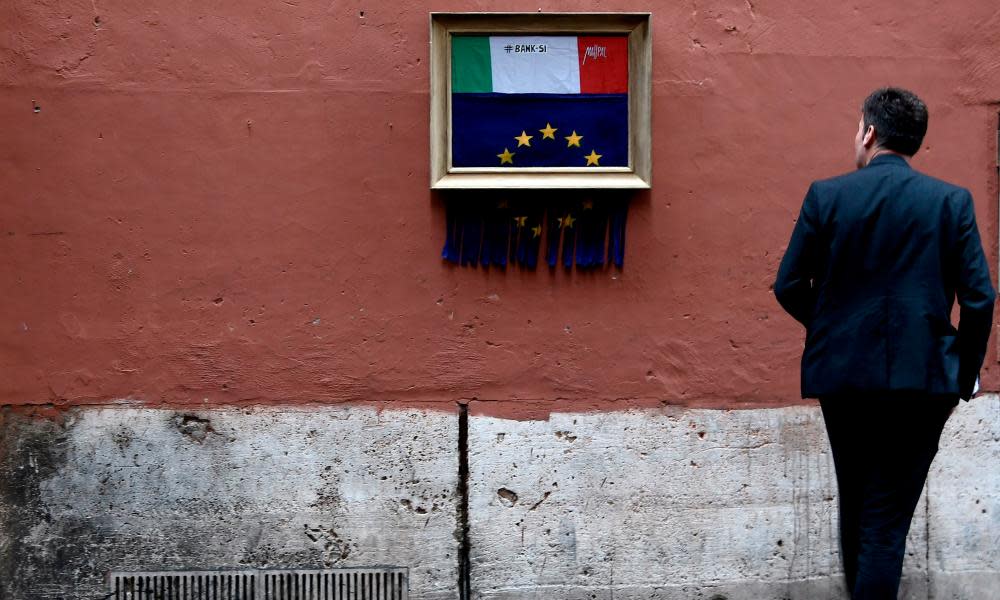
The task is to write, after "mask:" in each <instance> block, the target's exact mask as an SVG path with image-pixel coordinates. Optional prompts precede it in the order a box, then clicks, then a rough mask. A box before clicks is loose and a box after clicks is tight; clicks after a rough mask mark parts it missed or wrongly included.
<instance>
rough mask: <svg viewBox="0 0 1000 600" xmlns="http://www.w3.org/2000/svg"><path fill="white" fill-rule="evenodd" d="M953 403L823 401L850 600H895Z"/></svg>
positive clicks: (875, 399)
mask: <svg viewBox="0 0 1000 600" xmlns="http://www.w3.org/2000/svg"><path fill="white" fill-rule="evenodd" d="M957 403H958V399H957V398H942V397H919V396H916V397H914V396H910V397H906V398H899V397H892V398H878V397H868V396H862V395H858V396H840V397H829V398H822V399H820V407H821V408H822V409H823V420H824V421H826V431H827V435H828V436H829V438H830V447H831V449H832V451H833V462H834V466H835V468H836V470H837V488H838V491H839V494H838V495H839V499H840V548H841V552H842V556H843V561H844V574H845V575H846V577H847V589H848V590H850V591H851V598H852V599H853V600H896V594H897V592H898V590H899V579H900V575H901V572H902V569H903V554H904V551H905V550H906V534H907V532H908V531H909V529H910V520H911V519H912V518H913V511H914V509H915V508H916V506H917V501H918V500H919V499H920V492H921V490H922V489H923V486H924V481H925V480H926V479H927V471H928V469H929V468H930V466H931V461H932V460H933V459H934V455H935V454H936V453H937V449H938V441H939V440H940V438H941V430H942V429H943V428H944V424H945V422H946V421H947V420H948V416H949V415H950V414H951V411H952V409H953V408H954V407H955V405H956V404H957Z"/></svg>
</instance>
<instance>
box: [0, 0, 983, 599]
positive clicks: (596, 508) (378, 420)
mask: <svg viewBox="0 0 1000 600" xmlns="http://www.w3.org/2000/svg"><path fill="white" fill-rule="evenodd" d="M539 9H542V10H544V11H579V10H587V11H590V10H606V11H622V10H633V11H648V10H652V11H653V12H654V14H653V40H654V48H653V56H654V66H653V103H652V108H653V121H654V124H653V127H654V148H653V160H654V168H653V186H654V187H653V190H652V191H650V192H648V193H640V194H636V195H633V196H630V197H628V198H625V197H623V198H622V200H623V201H624V200H626V199H627V200H629V201H630V213H629V224H628V230H627V243H626V258H625V268H624V269H621V270H619V269H615V268H611V267H608V268H604V269H600V270H596V271H590V272H579V271H565V270H562V269H556V270H548V269H546V268H542V269H540V270H538V271H535V272H530V271H521V270H517V269H509V270H507V271H498V270H496V269H491V270H483V269H462V268H456V267H454V266H452V265H450V264H447V263H444V262H442V261H441V260H440V258H439V256H440V248H441V246H442V243H443V241H444V225H445V211H444V205H443V203H442V202H441V200H442V198H441V197H439V196H438V195H435V194H432V193H431V192H430V191H429V190H428V182H429V176H428V157H427V150H428V138H427V135H428V101H429V99H428V70H427V58H428V48H427V44H428V12H429V11H432V10H433V11H448V10H505V11H516V10H523V11H531V12H534V11H537V10H539ZM997 31H1000V13H998V12H997V10H996V3H995V2H994V1H993V0H972V1H968V2H962V3H958V4H955V5H954V6H951V5H950V6H949V7H948V9H947V11H946V12H942V11H941V9H940V8H939V6H938V3H936V2H931V1H930V0H919V1H916V2H908V3H892V2H889V3H887V2H875V1H865V2H860V3H855V4H852V5H850V6H845V5H843V4H837V3H830V2H799V1H793V0H774V1H766V0H750V1H746V0H707V1H706V0H694V1H692V2H686V3H658V4H656V5H655V6H654V5H651V4H650V3H643V2H636V1H631V0H611V1H607V2H600V3H596V4H595V3H591V4H582V3H580V2H575V1H570V0H548V1H545V2H540V3H539V2H535V3H528V2H526V1H522V0H512V1H511V2H507V3H503V4H502V5H501V4H498V3H491V2H482V1H477V2H458V1H454V0H448V1H433V2H424V1H415V2H407V3H403V2H380V3H369V2H364V1H360V0H347V1H344V2H319V1H315V0H298V1H291V0H290V1H288V2H272V1H266V0H223V1H219V2H210V3H205V2H193V1H190V0H179V1H170V2H168V1H166V0H149V1H144V2H109V1H106V0H59V1H56V0H34V1H30V2H29V1H28V0H8V1H6V2H2V3H0V132H2V138H0V139H2V142H0V253H2V256H3V259H2V260H0V290H2V291H3V293H2V294H0V407H2V412H0V414H2V418H3V424H2V432H0V433H2V434H3V437H2V441H0V475H2V478H0V550H2V552H0V598H3V600H7V599H8V598H10V599H12V600H14V599H21V598H52V599H54V598H88V597H97V596H98V595H99V594H100V593H101V585H102V584H101V579H102V577H103V576H104V573H105V572H106V571H107V570H109V569H112V568H116V569H140V568H141V569H170V568H199V569H200V568H213V567H220V568H221V567H240V566H253V567H265V566H266V567H320V566H327V565H329V566H341V565H343V566H364V565H371V564H380V563H389V564H398V565H400V566H408V567H410V568H411V569H412V571H411V574H412V584H413V592H414V597H417V598H452V597H455V596H456V595H457V590H458V581H459V578H460V575H461V574H462V573H463V572H464V571H463V567H462V565H463V563H462V562H461V560H462V557H466V556H467V557H468V559H469V561H470V563H469V573H470V581H469V584H470V587H471V589H472V592H473V594H474V595H475V597H482V598H525V597H538V598H543V597H544V598H555V599H557V600H558V599H560V598H566V599H567V600H569V599H570V598H572V599H573V600H576V599H578V598H580V597H591V598H604V597H607V598H611V596H612V594H614V596H615V597H617V598H640V597H643V598H653V597H655V598H690V597H699V595H700V596H701V597H703V598H705V599H706V600H710V599H711V598H713V597H716V598H719V597H725V598H729V599H733V600H735V599H738V598H747V599H750V598H754V599H759V598H775V599H777V598H825V597H835V596H836V594H837V593H838V592H837V590H839V586H840V583H839V579H838V576H837V569H838V567H837V561H836V558H835V551H834V548H833V542H832V539H833V538H832V535H833V533H832V532H833V531H834V529H835V522H836V515H835V514H834V511H833V506H834V502H835V500H834V492H833V489H832V487H831V483H830V482H831V479H830V466H829V460H828V457H827V454H826V445H825V437H824V435H823V434H822V430H821V426H820V422H819V420H818V416H817V412H816V409H815V407H814V405H813V404H811V403H808V402H804V401H802V400H801V399H800V398H799V397H798V370H797V366H798V357H799V353H800V351H801V342H802V331H801V328H800V327H799V326H798V325H797V324H796V323H794V322H793V321H792V320H791V319H790V318H788V317H787V316H785V315H784V314H783V313H782V312H781V310H780V309H779V307H778V306H777V305H776V303H775V302H774V299H773V297H772V294H771V290H770V285H771V283H772V281H773V278H774V271H775V268H776V265H777V263H778V261H779V259H780V256H781V254H782V252H783V250H784V246H785V244H786V243H787V240H788V235H789V233H790V231H791V228H792V225H793V222H794V219H795V218H796V215H797V213H798V209H799V205H800V202H801V198H802V195H803V193H804V191H805V190H806V188H807V186H808V184H809V182H810V181H812V180H813V179H816V178H820V177H827V176H830V175H833V174H835V173H838V172H843V171H846V170H849V169H850V168H851V167H852V152H851V139H852V136H853V134H854V132H855V130H856V125H857V119H858V113H859V105H860V102H861V101H862V99H863V98H864V96H865V95H866V94H867V93H868V92H869V91H870V90H871V89H873V88H875V87H877V86H881V85H885V84H890V83H891V84H897V85H902V86H907V87H910V88H912V89H914V90H916V91H917V92H918V93H919V94H921V95H922V96H923V97H924V98H925V99H926V100H927V101H928V104H929V107H930V113H931V120H930V130H929V133H928V136H927V139H926V143H925V145H924V148H922V149H921V151H920V152H919V153H918V155H917V156H916V158H915V160H914V165H915V166H916V167H917V168H918V169H921V170H924V171H926V172H928V173H930V174H932V175H936V176H939V177H943V178H945V179H949V180H952V181H954V182H956V183H959V184H961V185H964V186H966V187H968V188H969V189H970V190H971V191H972V192H973V194H974V196H975V198H976V201H977V211H978V213H977V214H978V217H979V223H980V228H981V230H982V233H983V239H984V240H985V243H986V251H987V255H988V256H989V259H990V262H991V264H993V265H995V264H996V261H997V244H996V240H997V237H998V233H1000V232H998V230H997V222H998V217H1000V215H998V211H997V196H998V186H997V179H996V159H997V135H996V132H997V122H998V108H997V107H998V105H1000V54H998V53H997V51H996V32H997ZM552 197H554V198H556V199H561V198H562V197H563V196H562V195H560V194H554V195H553V196H552ZM457 199H458V200H461V201H468V202H476V201H477V199H478V198H477V196H476V195H475V194H468V195H460V196H458V197H457ZM997 364H998V363H997V353H996V351H995V348H993V349H991V352H990V353H989V356H988V357H987V362H986V365H985V368H984V372H983V383H984V386H985V389H986V390H988V391H992V392H996V391H997V390H1000V369H998V368H997ZM997 402H998V401H997V398H996V396H993V395H991V396H988V397H986V398H984V399H981V400H980V401H978V402H976V403H973V404H970V405H963V406H962V407H961V410H960V411H959V413H958V414H957V415H956V417H955V419H954V422H953V424H952V425H951V427H952V429H950V430H949V431H950V432H952V433H953V434H954V435H951V434H949V436H947V439H946V440H945V443H944V446H943V449H942V454H941V456H940V457H939V459H938V462H937V463H936V466H935V471H934V473H933V474H932V476H931V482H930V489H931V491H932V492H933V493H932V494H931V495H930V502H929V503H925V504H923V505H922V506H921V509H920V511H918V513H919V514H918V516H917V521H916V522H915V525H914V531H913V534H912V536H911V544H910V551H911V555H910V556H909V557H908V559H907V560H908V562H907V568H906V589H907V592H906V597H907V598H910V599H916V598H920V599H923V598H929V597H931V596H933V597H934V598H978V597H984V596H983V594H988V593H989V592H988V590H990V589H995V586H996V585H997V583H998V582H997V578H998V572H1000V564H998V562H1000V559H998V554H997V552H998V550H997V548H998V547H1000V524H998V522H997V515H998V514H1000V513H998V509H1000V507H998V502H1000V500H998V498H1000V491H998V485H1000V484H998V480H997V475H996V473H995V469H994V468H993V467H992V466H991V465H993V464H995V462H996V459H997V437H998V436H997V420H998V419H997V417H998V408H997ZM459 405H463V406H467V407H468V413H467V414H468V418H467V420H465V419H464V417H462V414H465V413H464V410H465V409H462V408H460V407H459ZM462 424H464V425H462ZM701 434H704V435H701ZM460 441H461V442H462V443H460ZM286 452H287V454H286ZM461 465H467V466H468V472H466V471H465V470H464V467H462V468H460V466H461ZM383 477H384V479H383ZM977 511H978V512H977ZM983 511H985V512H983ZM779 540H780V541H781V543H780V544H779V543H778V541H779Z"/></svg>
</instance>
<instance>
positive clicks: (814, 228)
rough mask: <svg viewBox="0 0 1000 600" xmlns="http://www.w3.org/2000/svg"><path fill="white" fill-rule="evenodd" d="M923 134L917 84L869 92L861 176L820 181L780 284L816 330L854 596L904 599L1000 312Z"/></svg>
mask: <svg viewBox="0 0 1000 600" xmlns="http://www.w3.org/2000/svg"><path fill="white" fill-rule="evenodd" d="M926 131H927V107H926V106H925V105H924V103H923V102H922V101H921V100H920V99H919V98H917V96H915V95H914V94H913V93H911V92H908V91H906V90H901V89H898V88H883V89H879V90H876V91H875V92H873V93H872V94H871V95H870V96H868V98H867V99H866V100H865V102H864V105H863V107H862V116H861V121H860V122H859V123H858V132H857V135H856V136H855V140H854V146H855V159H856V162H857V167H858V170H857V171H854V172H852V173H849V174H846V175H842V176H840V177H834V178H832V179H826V180H823V181H816V182H814V183H813V184H812V185H811V186H810V187H809V191H808V193H807V194H806V197H805V200H804V201H803V203H802V210H801V213H800V214H799V218H798V221H796V223H795V228H794V230H793V232H792V237H791V241H789V243H788V249H787V250H786V252H785V256H784V258H783V259H782V261H781V266H780V268H779V269H778V277H777V281H776V282H775V285H774V293H775V296H776V297H777V299H778V302H780V303H781V305H782V306H783V307H784V308H785V310H786V311H788V313H789V314H790V315H792V316H793V317H794V318H795V319H796V320H798V321H799V322H800V323H802V324H803V325H805V327H806V342H805V349H804V351H803V354H802V397H803V398H819V401H820V407H821V408H822V411H823V419H824V421H825V422H826V428H827V433H828V435H829V438H830V446H831V449H832V452H833V460H834V466H835V468H836V471H837V487H838V490H839V500H840V535H841V550H842V553H843V561H844V572H845V575H846V578H847V587H848V589H849V590H850V591H851V593H852V598H854V600H862V599H865V600H867V599H880V600H882V599H886V600H888V599H893V600H894V599H895V598H896V594H897V592H898V589H899V580H900V573H901V571H902V565H903V553H904V550H905V544H906V534H907V531H908V530H909V527H910V520H911V519H912V517H913V511H914V509H915V508H916V505H917V501H918V499H919V497H920V492H921V490H922V488H923V485H924V481H925V479H926V477H927V471H928V469H929V468H930V464H931V461H932V460H933V458H934V455H935V453H936V452H937V447H938V440H939V438H940V436H941V431H942V429H943V428H944V424H945V421H947V419H948V416H949V415H950V414H951V411H952V409H953V408H954V407H955V405H956V404H957V403H958V398H960V397H961V398H963V399H966V400H968V399H969V398H970V397H971V396H972V394H973V393H974V387H975V386H976V385H977V379H978V374H979V369H980V367H981V366H982V363H983V358H984V356H985V354H986V346H987V342H988V340H989V336H990V329H991V325H992V320H993V301H994V298H995V292H994V290H993V285H992V283H991V281H990V273H989V268H988V267H987V263H986V258H985V257H984V255H983V248H982V243H981V242H980V238H979V230H978V228H977V225H976V216H975V211H974V209H973V205H972V196H971V195H970V194H969V192H968V190H965V189H963V188H961V187H957V186H954V185H951V184H949V183H945V182H943V181H940V180H938V179H934V178H932V177H929V176H927V175H924V174H922V173H919V172H917V171H915V170H914V169H912V168H911V167H910V165H909V163H908V159H909V157H912V156H913V155H914V154H915V153H916V152H917V150H918V149H919V148H920V144H921V143H922V141H923V137H924V134H925V133H926ZM956 297H957V299H958V304H959V307H960V313H959V324H958V328H957V329H956V328H955V327H953V326H952V324H951V311H952V304H953V302H954V300H955V298H956Z"/></svg>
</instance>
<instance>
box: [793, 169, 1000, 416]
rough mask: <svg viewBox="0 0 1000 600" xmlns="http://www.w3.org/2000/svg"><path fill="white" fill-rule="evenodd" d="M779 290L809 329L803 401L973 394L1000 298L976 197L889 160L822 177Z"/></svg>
mask: <svg viewBox="0 0 1000 600" xmlns="http://www.w3.org/2000/svg"><path fill="white" fill-rule="evenodd" d="M774 294H775V296H776V297H777V299H778V302H779V303H781V305H782V307H784V309H785V310H787V311H788V313H789V314H791V315H792V316H793V317H795V319H796V320H798V321H799V322H801V323H802V324H803V325H805V327H806V343H805V350H804V351H803V354H802V397H803V398H818V397H824V396H834V395H839V394H850V393H859V392H860V393H876V394H895V393H897V392H898V393H914V392H917V393H921V394H930V395H950V396H953V397H954V396H960V397H962V398H965V399H968V398H970V397H971V396H972V389H973V385H974V384H975V381H976V377H977V376H978V374H979V368H980V367H981V366H982V363H983V358H984V357H985V355H986V346H987V343H988V341H989V336H990V329H991V326H992V321H993V301H994V299H995V297H996V293H995V291H994V289H993V285H992V283H991V281H990V272H989V268H988V267H987V264H986V258H985V256H984V255H983V247H982V243H981V242H980V239H979V229H978V227H977V226H976V215H975V212H974V209H973V205H972V195H971V194H969V192H968V190H965V189H963V188H960V187H957V186H954V185H951V184H949V183H945V182H944V181H940V180H938V179H934V178H933V177H929V176H927V175H924V174H922V173H919V172H917V171H915V170H914V169H912V168H911V167H910V165H909V164H908V163H907V162H906V160H904V159H903V158H902V157H899V156H895V155H891V154H889V155H880V156H877V157H875V158H874V159H873V160H872V161H871V162H870V163H869V164H868V166H867V167H865V168H863V169H860V170H858V171H855V172H853V173H849V174H847V175H842V176H840V177H834V178H832V179H827V180H823V181H816V182H814V183H813V184H812V185H811V186H810V187H809V192H808V193H807V194H806V197H805V200H804V201H803V203H802V210H801V212H800V214H799V219H798V221H796V223H795V228H794V230H793V231H792V238H791V241H789V243H788V249H787V250H786V252H785V256H784V258H783V259H782V261H781V266H780V268H779V269H778V277H777V281H776V282H775V284H774ZM956 296H957V298H958V304H959V307H960V313H959V324H958V328H957V329H956V328H955V327H953V326H952V323H951V311H952V304H953V302H954V300H955V298H956Z"/></svg>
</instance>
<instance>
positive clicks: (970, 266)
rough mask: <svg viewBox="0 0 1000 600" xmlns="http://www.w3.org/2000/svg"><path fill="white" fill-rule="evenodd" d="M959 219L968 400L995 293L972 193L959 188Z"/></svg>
mask: <svg viewBox="0 0 1000 600" xmlns="http://www.w3.org/2000/svg"><path fill="white" fill-rule="evenodd" d="M962 194H963V196H964V197H963V198H962V202H961V210H960V211H959V219H958V238H957V240H958V247H957V258H958V265H956V268H957V270H958V279H957V286H956V290H955V292H956V296H957V298H958V305H959V321H958V349H959V369H958V387H959V395H960V396H961V397H962V398H964V399H966V400H968V399H969V398H971V397H972V390H973V386H974V385H975V383H976V378H977V377H978V376H979V369H980V367H982V365H983V359H984V358H985V357H986V346H987V344H988V343H989V339H990V330H991V329H992V327H993V302H994V300H995V299H996V292H995V291H994V289H993V283H992V282H991V281H990V269H989V267H988V266H987V263H986V256H985V255H984V254H983V244H982V242H981V241H980V239H979V227H978V226H977V225H976V212H975V208H974V207H973V203H972V195H971V194H970V193H969V192H968V191H966V190H962Z"/></svg>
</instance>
